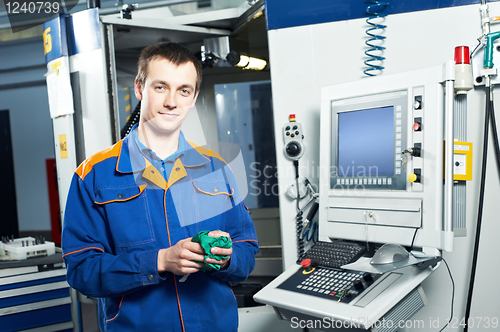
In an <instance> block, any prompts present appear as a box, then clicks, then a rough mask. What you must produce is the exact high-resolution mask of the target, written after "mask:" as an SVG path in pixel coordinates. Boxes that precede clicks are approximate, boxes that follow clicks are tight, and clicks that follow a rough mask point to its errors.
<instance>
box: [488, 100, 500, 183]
mask: <svg viewBox="0 0 500 332" xmlns="http://www.w3.org/2000/svg"><path fill="white" fill-rule="evenodd" d="M491 93H493V91H492V92H491ZM490 120H491V132H492V134H493V143H494V147H495V156H496V161H497V169H498V172H499V174H500V144H499V141H498V132H497V123H496V120H495V107H494V102H493V97H491V98H490Z"/></svg>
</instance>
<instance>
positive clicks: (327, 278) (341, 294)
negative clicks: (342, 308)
mask: <svg viewBox="0 0 500 332" xmlns="http://www.w3.org/2000/svg"><path fill="white" fill-rule="evenodd" d="M380 276H381V275H379V274H371V273H367V272H359V271H349V270H345V271H341V270H337V269H330V268H324V267H319V268H315V267H310V266H308V267H303V268H302V269H300V270H298V271H297V272H295V274H293V275H292V276H291V277H290V278H288V279H287V280H285V282H283V283H282V284H281V285H279V286H278V287H277V288H279V289H284V290H289V291H292V292H297V293H302V294H308V295H314V296H317V297H322V298H326V299H330V300H332V301H336V302H340V303H349V302H351V301H352V300H354V299H355V298H356V297H358V296H359V295H361V294H362V293H363V292H364V291H365V290H366V289H369V288H370V286H371V285H372V284H373V283H374V282H375V281H376V280H377V279H378V278H380Z"/></svg>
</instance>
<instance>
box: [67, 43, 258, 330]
mask: <svg viewBox="0 0 500 332" xmlns="http://www.w3.org/2000/svg"><path fill="white" fill-rule="evenodd" d="M138 67H139V68H138V75H137V78H136V82H135V95H136V97H137V99H139V100H141V117H140V121H139V124H138V125H136V126H135V127H134V129H133V130H132V132H131V133H130V134H129V135H128V136H127V137H125V138H124V139H123V140H121V141H119V142H118V143H116V144H115V145H113V146H112V147H110V148H108V149H106V150H103V151H101V152H99V153H97V154H95V155H93V156H91V157H90V158H88V159H87V160H85V161H84V162H83V163H82V164H81V165H80V166H79V167H78V169H77V170H76V171H75V174H74V176H73V180H72V183H71V187H70V191H69V194H68V200H67V206H66V212H65V217H64V224H63V235H62V247H63V256H64V259H65V262H66V265H67V278H68V283H69V284H70V285H71V286H72V287H73V288H75V289H77V290H78V291H80V292H81V293H82V294H84V295H87V296H90V297H96V298H98V306H99V324H100V328H101V330H102V331H120V332H122V331H148V332H152V331H236V330H237V327H238V312H237V304H236V299H235V297H234V294H233V293H232V291H231V288H230V286H229V282H241V281H243V280H245V279H246V278H247V277H248V275H249V274H250V272H251V271H252V270H253V268H254V265H255V253H256V252H257V250H258V243H257V236H256V233H255V229H254V226H253V223H252V220H251V219H250V216H249V213H248V211H247V208H246V206H245V203H244V201H243V198H242V197H241V195H240V192H239V190H238V187H237V185H236V181H235V178H234V175H233V173H232V171H231V170H230V169H229V166H228V165H227V164H226V163H225V162H224V160H222V158H220V157H219V156H218V155H217V154H215V153H213V152H212V151H210V150H207V149H205V148H202V147H199V146H196V145H195V144H193V143H190V142H188V141H186V140H185V138H184V135H183V134H182V132H181V124H182V122H183V121H184V119H185V118H186V116H187V114H188V112H189V110H190V109H191V108H192V107H193V106H194V104H195V102H196V98H197V96H198V93H199V89H200V83H201V65H200V63H199V62H198V61H197V59H196V58H195V57H194V55H193V54H192V53H191V52H190V51H189V50H188V49H186V48H185V47H183V46H181V45H178V44H175V43H159V44H156V45H152V46H148V47H147V48H145V49H144V50H143V51H142V53H141V56H140V58H139V64H138ZM200 231H209V234H208V235H209V236H212V237H219V236H226V237H228V238H229V239H231V240H232V247H231V248H219V247H214V248H212V249H211V253H212V254H215V255H220V256H227V258H225V259H221V260H216V259H213V258H206V256H205V251H204V250H203V248H202V247H201V245H200V244H199V243H195V242H192V241H191V237H193V236H194V235H196V234H197V233H198V232H200ZM207 264H214V266H215V267H216V269H212V268H210V269H207V270H206V266H207ZM200 269H203V271H204V272H202V271H200ZM205 270H206V271H205Z"/></svg>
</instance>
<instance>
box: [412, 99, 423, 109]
mask: <svg viewBox="0 0 500 332" xmlns="http://www.w3.org/2000/svg"><path fill="white" fill-rule="evenodd" d="M413 108H414V109H416V110H421V109H422V96H415V99H414V100H413Z"/></svg>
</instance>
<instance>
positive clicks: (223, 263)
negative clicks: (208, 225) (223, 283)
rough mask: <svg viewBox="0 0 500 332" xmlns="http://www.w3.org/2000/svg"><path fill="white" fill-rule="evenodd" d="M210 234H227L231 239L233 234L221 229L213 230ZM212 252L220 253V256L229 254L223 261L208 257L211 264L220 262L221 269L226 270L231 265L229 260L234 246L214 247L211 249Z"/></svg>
mask: <svg viewBox="0 0 500 332" xmlns="http://www.w3.org/2000/svg"><path fill="white" fill-rule="evenodd" d="M208 236H212V237H219V236H226V237H228V238H229V240H231V236H230V235H229V233H226V232H221V231H211V232H210V233H208ZM210 252H211V253H212V254H214V255H219V256H227V258H226V259H223V260H221V261H218V260H215V259H213V258H207V260H206V262H207V263H211V264H219V265H220V268H221V270H225V269H227V268H228V266H229V260H230V259H231V255H232V254H233V248H232V247H231V248H219V247H214V248H212V249H211V250H210Z"/></svg>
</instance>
